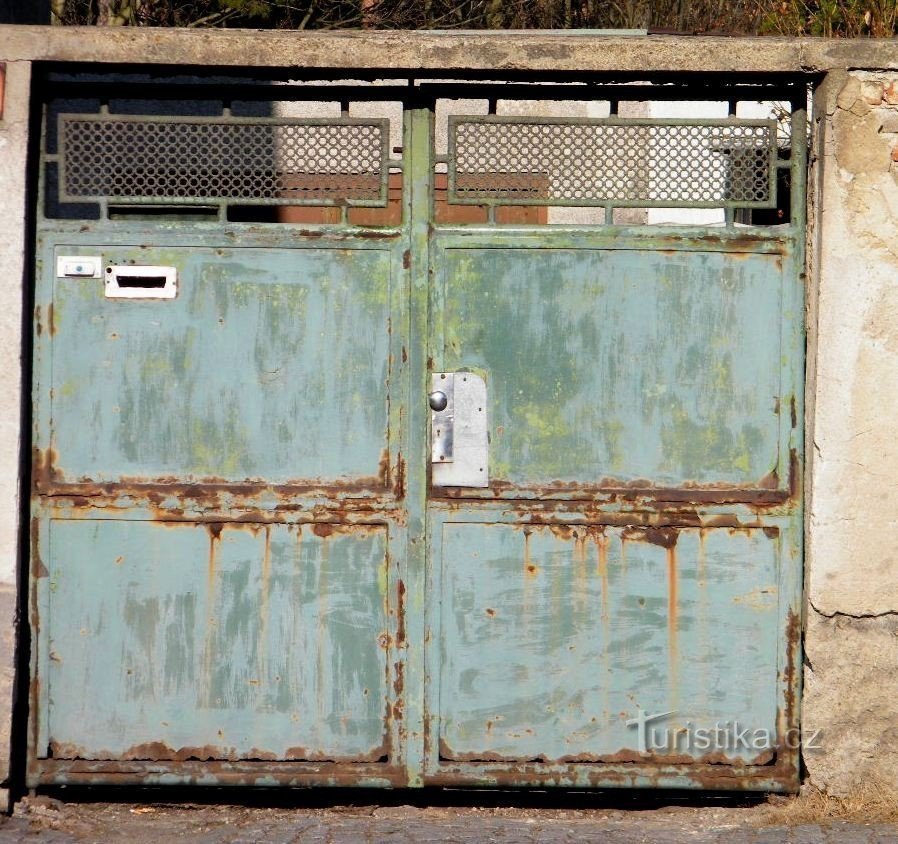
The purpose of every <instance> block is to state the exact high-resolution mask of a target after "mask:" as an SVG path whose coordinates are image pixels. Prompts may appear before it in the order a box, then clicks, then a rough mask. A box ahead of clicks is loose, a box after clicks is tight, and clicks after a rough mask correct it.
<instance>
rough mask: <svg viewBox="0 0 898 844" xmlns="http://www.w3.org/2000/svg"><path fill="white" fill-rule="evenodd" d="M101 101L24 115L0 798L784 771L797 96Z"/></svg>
mask: <svg viewBox="0 0 898 844" xmlns="http://www.w3.org/2000/svg"><path fill="white" fill-rule="evenodd" d="M128 82H129V85H128V88H127V90H126V91H123V90H122V89H121V87H120V82H116V81H115V80H112V79H110V80H109V81H106V82H94V83H93V84H92V87H90V88H89V89H85V86H84V83H83V81H78V80H69V79H66V78H54V79H53V80H52V86H51V90H52V96H49V95H48V103H47V107H46V109H45V123H44V140H43V148H42V159H41V162H42V163H41V177H42V183H41V195H42V200H43V205H42V211H41V214H40V216H39V219H38V222H37V239H38V244H37V273H36V279H35V331H34V461H33V464H34V465H33V472H32V490H33V497H32V516H33V531H32V537H33V539H32V548H31V567H30V574H31V592H30V594H31V618H30V625H31V635H32V685H31V688H32V696H31V701H30V730H29V755H28V771H27V780H28V783H29V785H31V786H35V785H39V784H51V783H144V784H169V783H172V784H174V783H194V784H216V785H220V784H234V785H260V786H268V785H373V786H403V785H411V786H420V785H429V784H430V785H460V784H469V785H516V786H546V785H555V786H578V787H582V786H590V787H606V786H656V787H676V788H680V787H697V788H712V789H754V790H784V789H794V788H795V787H796V786H797V782H798V758H799V757H798V753H799V749H798V744H797V737H798V732H797V727H798V714H797V701H798V694H799V676H798V671H797V666H798V665H799V659H800V650H799V647H800V643H799V638H800V609H799V607H800V595H801V591H800V588H801V558H802V548H801V536H802V509H801V500H802V497H801V466H802V418H803V413H802V376H803V302H804V298H803V287H802V278H803V276H802V266H803V237H804V223H803V215H804V200H803V194H804V167H805V149H804V147H805V122H804V121H805V115H804V96H805V95H804V91H803V89H802V88H801V87H799V86H791V85H784V84H782V83H778V84H777V85H775V86H766V87H765V86H759V85H758V84H757V82H756V81H754V82H753V83H752V84H751V85H748V84H742V83H740V82H738V81H733V82H730V83H726V84H721V85H719V86H718V87H716V88H714V89H713V90H702V91H700V92H698V93H696V92H695V91H692V92H690V91H689V90H687V89H684V88H683V87H682V86H677V85H665V86H660V87H657V88H653V89H652V99H656V98H657V99H659V100H665V99H666V100H674V99H677V100H690V99H705V100H707V99H719V100H722V101H725V102H728V103H730V116H728V117H727V116H722V117H719V118H704V119H699V118H680V119H671V118H663V119H662V118H653V117H646V116H642V117H633V118H627V117H622V116H620V115H619V111H620V109H619V104H620V103H622V102H627V101H642V102H645V101H646V100H647V94H646V88H645V86H636V85H634V86H628V85H601V84H599V83H598V82H590V83H589V84H588V85H583V84H580V83H578V84H562V83H560V82H559V83H558V84H554V85H540V86H529V85H525V84H524V83H517V84H514V85H505V86H498V87H497V86H495V85H493V86H488V85H479V84H474V83H468V84H464V85H461V84H459V85H457V86H455V87H447V86H446V85H445V84H442V85H436V84H432V83H428V82H427V81H426V80H425V81H421V80H418V81H416V82H415V84H414V85H402V86H391V85H389V84H383V85H376V86H374V85H371V86H349V85H329V86H326V87H323V88H316V87H312V86H281V85H260V84H249V83H246V84H244V83H240V82H239V81H233V80H232V81H231V83H230V84H229V87H228V88H227V90H226V92H225V91H224V89H222V88H220V87H214V86H199V85H198V83H197V81H196V80H187V81H185V80H178V79H174V80H169V82H168V85H169V89H168V90H167V92H166V93H165V94H164V95H163V94H161V93H160V88H159V86H158V84H156V83H155V82H154V81H151V80H149V79H140V78H138V79H136V80H135V79H129V80H128ZM180 85H183V86H184V87H182V88H179V86H180ZM85 90H88V93H85ZM179 91H185V92H189V95H188V93H181V94H179ZM500 98H501V99H500ZM525 98H529V99H527V102H528V105H527V108H526V109H524V110H523V111H522V110H521V109H516V107H515V106H514V105H513V104H514V103H515V102H518V101H523V100H524V99H525ZM307 99H308V100H314V101H313V102H307V101H306V100H307ZM325 100H326V102H324V104H322V101H325ZM748 100H751V101H758V100H765V101H766V100H771V101H773V100H776V101H778V102H785V103H786V104H787V107H786V108H785V113H786V114H787V116H788V119H787V120H786V123H787V124H788V125H789V126H790V127H791V140H790V141H788V142H784V141H783V138H782V133H781V131H780V129H781V127H780V126H778V125H777V122H776V121H775V120H773V119H766V118H765V119H748V118H745V117H742V116H740V115H739V106H738V104H739V103H741V102H744V101H748ZM476 101H482V102H483V107H481V106H476V107H475V106H473V105H472V103H475V102H476ZM585 101H590V102H603V103H607V104H608V111H609V115H608V116H603V117H593V116H590V115H589V113H586V114H581V113H577V114H575V115H573V116H571V115H570V114H569V113H568V114H567V116H558V114H559V109H558V104H559V103H569V104H571V103H580V102H585ZM284 102H288V103H289V107H287V108H284V107H283V103H284ZM272 103H277V104H278V105H276V106H275V105H272ZM509 103H511V104H512V105H511V106H509V105H508V104H509ZM577 107H579V106H576V107H575V106H574V105H569V106H567V109H568V112H570V111H571V109H573V110H575V111H576V108H577ZM328 109H330V111H328ZM562 111H563V109H562ZM587 111H588V109H587ZM285 113H289V115H290V116H285ZM294 115H298V116H294ZM781 122H782V121H781ZM671 207H690V208H702V207H704V208H713V209H722V212H721V213H722V214H723V219H722V223H723V224H722V225H720V226H707V225H699V226H695V225H693V226H683V225H662V226H656V225H633V224H630V225H624V224H622V223H621V220H622V219H623V217H624V216H626V215H627V214H629V215H630V216H629V219H630V220H631V221H632V220H633V219H634V216H633V215H634V214H635V215H636V217H638V218H639V221H640V222H642V223H646V222H648V221H649V218H650V211H648V210H647V209H653V208H671ZM568 208H574V209H577V211H576V213H578V214H580V215H581V216H580V217H579V218H576V219H574V218H571V217H570V216H568V217H566V216H565V215H566V214H567V215H570V214H571V213H572V212H569V211H567V210H566V209H568ZM628 209H638V211H630V210H628ZM784 209H785V210H784ZM783 213H785V214H786V216H785V217H782V214H783ZM778 214H779V215H780V216H779V217H777V215H778ZM584 215H585V216H584ZM640 215H642V216H641V217H640ZM566 220H567V222H566ZM570 220H573V221H572V222H570ZM740 222H742V223H745V224H744V225H740V224H739V223H740ZM770 222H773V223H774V225H768V224H767V223H770Z"/></svg>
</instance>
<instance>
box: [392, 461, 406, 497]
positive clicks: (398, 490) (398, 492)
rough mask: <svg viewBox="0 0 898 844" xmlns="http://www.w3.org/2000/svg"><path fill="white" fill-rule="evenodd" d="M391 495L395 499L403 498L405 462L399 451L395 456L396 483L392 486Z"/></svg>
mask: <svg viewBox="0 0 898 844" xmlns="http://www.w3.org/2000/svg"><path fill="white" fill-rule="evenodd" d="M393 494H394V495H395V496H396V498H399V499H402V498H405V460H404V459H403V457H402V452H401V451H400V452H399V453H398V454H397V455H396V483H395V484H394V485H393Z"/></svg>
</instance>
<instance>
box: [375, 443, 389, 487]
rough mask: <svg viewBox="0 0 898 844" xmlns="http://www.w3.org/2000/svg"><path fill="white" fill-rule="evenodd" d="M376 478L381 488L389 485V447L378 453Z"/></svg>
mask: <svg viewBox="0 0 898 844" xmlns="http://www.w3.org/2000/svg"><path fill="white" fill-rule="evenodd" d="M377 478H378V481H379V484H380V486H381V488H383V487H389V486H390V449H388V448H385V449H384V450H383V451H382V452H381V453H380V463H379V464H378V472H377Z"/></svg>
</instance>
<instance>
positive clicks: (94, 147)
mask: <svg viewBox="0 0 898 844" xmlns="http://www.w3.org/2000/svg"><path fill="white" fill-rule="evenodd" d="M59 138H60V160H61V180H60V181H61V185H60V188H61V190H60V201H62V202H66V201H68V202H76V201H77V202H83V201H85V200H108V201H110V202H119V203H122V204H128V203H148V202H151V203H154V204H156V203H162V204H171V203H177V204H187V205H191V204H208V203H213V204H214V203H218V202H221V201H222V200H238V201H240V202H243V203H259V204H315V205H321V204H336V203H340V204H342V203H346V204H351V205H386V202H387V178H388V165H387V158H388V151H387V145H388V139H389V121H387V120H380V119H377V120H373V119H364V120H360V119H352V118H336V119H332V120H324V119H322V120H278V119H266V118H254V119H239V118H190V117H172V118H149V117H117V116H112V115H73V114H63V115H61V116H60V118H59Z"/></svg>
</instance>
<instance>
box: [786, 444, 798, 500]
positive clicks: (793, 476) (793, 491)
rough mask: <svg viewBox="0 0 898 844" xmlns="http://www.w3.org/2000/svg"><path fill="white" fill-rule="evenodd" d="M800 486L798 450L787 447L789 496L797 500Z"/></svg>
mask: <svg viewBox="0 0 898 844" xmlns="http://www.w3.org/2000/svg"><path fill="white" fill-rule="evenodd" d="M800 487H801V463H800V460H799V457H798V452H797V451H796V450H795V449H794V448H790V449H789V498H791V499H794V500H797V499H798V496H799V494H800Z"/></svg>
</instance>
